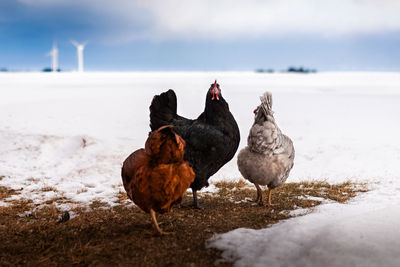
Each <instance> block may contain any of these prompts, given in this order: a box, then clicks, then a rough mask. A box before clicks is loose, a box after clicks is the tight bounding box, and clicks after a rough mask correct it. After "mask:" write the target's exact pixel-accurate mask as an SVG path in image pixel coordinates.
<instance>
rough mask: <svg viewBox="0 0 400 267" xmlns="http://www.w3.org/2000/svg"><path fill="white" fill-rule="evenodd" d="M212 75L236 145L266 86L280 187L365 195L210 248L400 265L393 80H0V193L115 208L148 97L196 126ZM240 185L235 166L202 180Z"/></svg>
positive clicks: (139, 142)
mask: <svg viewBox="0 0 400 267" xmlns="http://www.w3.org/2000/svg"><path fill="white" fill-rule="evenodd" d="M214 79H217V80H218V82H219V83H220V85H221V88H222V94H223V96H224V98H225V99H226V100H227V101H228V103H229V105H230V109H231V111H232V113H233V114H234V116H235V118H236V120H237V122H238V124H239V128H240V130H241V137H242V141H241V144H240V147H239V149H240V148H242V147H244V146H245V145H246V139H247V134H248V131H249V129H250V126H251V124H252V122H253V113H252V111H253V110H254V108H255V107H256V106H257V105H258V103H259V96H260V95H261V94H262V93H263V92H264V91H265V90H269V91H271V92H272V93H273V100H274V104H273V110H274V111H275V118H276V120H277V123H278V124H279V126H280V128H281V129H282V131H283V132H284V133H285V134H287V135H288V136H290V137H291V138H292V139H293V141H294V145H295V149H296V159H295V165H294V168H293V170H292V172H291V174H290V177H289V179H288V182H298V181H304V180H306V181H311V180H318V181H321V180H322V181H327V182H329V183H340V182H346V181H349V180H350V181H354V182H368V183H369V184H370V185H371V186H372V188H373V190H372V191H371V192H368V193H366V194H362V195H360V196H358V197H356V198H355V199H353V200H352V201H351V203H349V204H337V203H331V202H328V203H327V202H324V203H325V204H323V205H321V206H319V207H317V208H315V209H313V210H312V211H311V212H310V213H309V212H308V211H304V210H300V211H298V212H294V213H293V215H294V216H297V215H299V216H297V217H295V218H293V219H289V220H287V221H284V222H281V223H278V224H276V225H273V226H271V227H269V228H267V229H262V230H251V229H237V230H234V231H232V232H230V233H226V234H223V235H216V236H215V237H214V238H213V239H212V240H210V241H209V242H208V246H211V247H217V248H219V249H222V250H223V251H224V252H223V256H225V257H228V258H230V259H233V260H235V264H236V265H237V266H257V265H262V266H264V265H267V264H270V265H271V266H292V265H295V266H321V265H323V264H325V265H327V266H339V265H342V266H343V265H345V266H352V265H358V266H376V265H383V266H399V264H400V259H399V256H397V255H400V253H399V252H400V246H399V241H398V240H400V231H398V229H396V226H397V224H396V222H398V221H399V217H400V212H399V211H398V210H400V209H398V207H399V204H400V164H398V162H399V160H400V139H399V138H398V136H399V134H400V128H399V126H398V118H399V116H400V105H399V103H400V74H399V73H373V72H371V73H362V72H360V73H356V72H353V73H334V72H333V73H317V74H308V75H304V74H286V73H273V74H259V73H252V72H135V73H130V72H127V73H83V74H81V73H0V108H1V113H0V176H2V177H4V178H3V179H1V180H0V186H8V187H11V188H14V189H18V190H20V189H21V194H20V195H17V196H14V197H13V198H16V197H21V196H22V197H25V198H30V199H33V200H34V202H36V203H39V202H41V201H43V200H47V199H52V198H54V197H57V196H64V197H67V198H70V199H72V200H73V201H77V202H81V203H82V204H83V205H84V204H89V203H90V202H92V201H94V200H100V201H103V202H108V203H109V204H110V205H114V204H115V201H116V200H117V198H116V194H117V193H118V192H119V191H124V190H123V188H122V185H121V178H120V168H121V165H122V162H123V160H124V159H125V158H126V157H127V156H128V155H129V154H130V153H131V152H133V151H134V150H136V149H138V148H140V147H143V145H144V142H145V140H146V137H147V134H148V131H149V127H148V124H149V113H148V106H149V105H150V102H151V99H152V97H153V96H154V95H155V94H159V93H161V92H163V91H165V90H167V89H169V88H173V89H174V90H175V92H176V93H177V96H178V113H179V114H180V115H183V116H185V117H189V118H195V117H197V116H198V115H199V114H200V113H201V112H202V110H203V109H204V101H205V94H206V91H207V89H208V87H209V85H210V84H211V83H212V82H213V81H214ZM240 177H241V176H240V173H239V172H238V170H237V167H236V158H234V159H233V160H232V161H231V162H229V163H228V164H226V165H225V166H224V167H223V168H222V169H221V170H220V171H219V172H218V173H217V174H216V175H214V176H213V177H212V178H211V179H210V182H211V183H213V182H216V181H221V180H238V179H239V178H240ZM44 188H54V189H55V190H50V191H47V190H44ZM207 190H209V191H213V190H215V187H214V186H212V185H211V186H210V187H209V188H208V189H207ZM204 191H206V190H203V192H204ZM0 205H7V202H5V201H2V202H0ZM63 207H64V208H68V204H64V205H63ZM304 214H306V215H304ZM301 215H303V216H301ZM396 263H397V264H396Z"/></svg>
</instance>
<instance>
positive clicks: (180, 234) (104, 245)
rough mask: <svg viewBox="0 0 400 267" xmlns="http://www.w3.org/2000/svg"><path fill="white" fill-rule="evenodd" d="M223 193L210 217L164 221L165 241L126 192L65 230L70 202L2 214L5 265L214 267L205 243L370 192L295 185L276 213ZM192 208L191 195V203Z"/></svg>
mask: <svg viewBox="0 0 400 267" xmlns="http://www.w3.org/2000/svg"><path fill="white" fill-rule="evenodd" d="M216 186H217V187H218V188H219V189H220V190H219V193H217V194H215V195H211V194H200V197H201V198H200V204H201V206H202V207H203V208H204V210H194V209H191V208H188V207H182V208H175V209H174V210H173V211H172V212H171V213H169V214H164V215H159V216H158V220H159V222H160V223H162V224H161V228H162V229H163V230H164V231H169V232H173V233H172V234H171V235H168V236H163V237H160V236H157V235H155V234H154V230H153V227H152V225H151V222H150V216H149V215H148V214H146V213H144V212H143V211H141V210H140V209H139V208H137V207H132V206H131V205H126V204H125V203H127V202H126V195H125V194H124V193H123V192H119V193H118V195H117V198H118V202H119V203H121V204H120V205H118V206H115V207H109V205H108V204H105V202H103V201H101V200H98V201H94V202H92V203H91V204H90V208H89V209H84V208H80V207H78V206H76V207H75V208H71V210H70V213H71V214H75V215H76V216H75V217H74V218H72V219H70V220H68V221H66V222H64V223H60V222H59V220H60V216H61V215H62V213H63V212H62V211H61V210H59V209H58V208H57V207H56V206H55V205H54V203H59V202H62V203H65V202H67V201H68V200H66V199H62V198H61V199H55V200H53V204H50V205H44V206H42V208H40V209H37V205H33V204H32V201H30V200H19V201H13V202H11V205H10V206H9V207H0V218H1V220H0V265H1V266H15V265H35V266H36V265H41V266H42V265H43V266H49V265H62V266H69V265H80V266H87V265H100V266H115V265H119V266H127V265H129V266H210V265H212V264H213V263H214V261H215V260H216V259H218V258H219V255H220V253H219V252H218V251H216V250H207V249H205V247H204V243H205V240H207V239H208V238H210V237H211V236H212V235H213V234H214V233H224V232H227V231H230V230H233V229H236V228H239V227H249V228H253V229H259V228H264V227H266V226H268V225H270V224H273V223H276V222H278V221H280V220H283V219H287V218H289V217H290V216H289V215H288V213H287V212H284V211H290V210H293V209H296V208H310V207H314V206H317V205H319V204H320V203H321V202H320V201H316V200H309V199H306V198H307V196H314V197H321V198H324V199H330V200H332V201H338V202H341V203H343V202H346V201H348V200H349V199H351V198H352V197H354V196H355V195H356V194H357V193H359V192H365V191H366V189H365V186H364V187H363V186H359V185H358V186H357V187H355V186H354V184H351V183H345V184H340V185H329V184H327V183H316V182H315V183H288V184H285V185H284V186H282V187H281V188H278V189H276V190H275V191H274V193H273V195H272V197H273V202H274V203H275V204H276V206H274V207H273V208H266V207H261V206H258V205H254V203H252V202H250V201H243V200H244V199H245V198H255V195H256V193H255V190H253V188H252V186H251V185H249V184H247V183H245V182H244V181H240V182H238V183H218V184H216ZM12 194H18V192H17V191H11V190H10V191H8V192H7V189H6V188H3V187H0V200H2V199H5V198H6V197H8V196H10V195H12ZM191 201H192V197H191V194H187V195H186V196H185V197H184V201H183V203H184V204H190V203H191ZM128 203H129V202H128ZM74 206H75V205H74ZM225 265H226V266H229V265H230V264H229V263H223V264H222V266H225Z"/></svg>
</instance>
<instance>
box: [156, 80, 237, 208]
mask: <svg viewBox="0 0 400 267" xmlns="http://www.w3.org/2000/svg"><path fill="white" fill-rule="evenodd" d="M176 107H177V100H176V95H175V92H174V91H173V90H171V89H170V90H168V91H167V92H164V93H162V94H160V95H156V96H154V98H153V101H152V102H151V105H150V128H151V130H152V131H154V130H157V129H158V128H159V127H161V126H164V125H173V126H174V131H175V132H176V133H177V134H178V135H179V136H181V137H182V138H183V139H184V140H185V141H186V148H185V155H184V160H185V161H188V162H189V164H190V166H191V167H192V168H193V170H194V172H195V174H196V177H195V180H194V182H193V183H192V184H191V185H190V187H191V188H192V190H193V205H194V207H195V208H199V205H198V201H197V191H198V190H200V189H202V188H203V187H206V186H208V185H209V184H208V179H209V178H210V176H212V175H213V174H215V173H216V172H217V171H218V170H219V169H220V168H221V167H222V166H224V165H225V164H226V163H227V162H228V161H230V160H231V159H232V158H233V156H234V155H235V153H236V150H237V149H238V146H239V141H240V133H239V127H238V125H237V123H236V121H235V118H234V117H233V115H232V113H231V112H230V111H229V105H228V103H227V102H226V101H225V99H224V98H223V97H222V95H221V89H220V87H219V84H217V81H215V82H214V83H213V84H211V87H210V89H209V90H208V92H207V96H206V107H205V109H204V111H203V113H201V114H200V116H199V117H198V118H197V119H195V120H190V119H186V118H184V117H181V116H179V115H178V114H177V113H176Z"/></svg>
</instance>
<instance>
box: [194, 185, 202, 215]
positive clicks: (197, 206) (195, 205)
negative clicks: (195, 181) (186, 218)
mask: <svg viewBox="0 0 400 267" xmlns="http://www.w3.org/2000/svg"><path fill="white" fill-rule="evenodd" d="M193 208H195V209H199V210H201V209H202V208H201V207H200V206H199V201H198V200H197V191H196V190H193Z"/></svg>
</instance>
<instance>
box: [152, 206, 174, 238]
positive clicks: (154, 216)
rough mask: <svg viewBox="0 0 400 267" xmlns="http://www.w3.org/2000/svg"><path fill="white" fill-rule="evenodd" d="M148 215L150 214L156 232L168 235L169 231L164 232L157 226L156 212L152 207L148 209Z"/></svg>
mask: <svg viewBox="0 0 400 267" xmlns="http://www.w3.org/2000/svg"><path fill="white" fill-rule="evenodd" d="M150 216H151V220H152V222H153V225H154V228H156V231H157V233H159V234H160V235H168V234H170V233H169V232H164V231H163V230H161V228H160V227H159V226H158V222H157V218H156V212H155V211H154V210H153V209H150Z"/></svg>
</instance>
